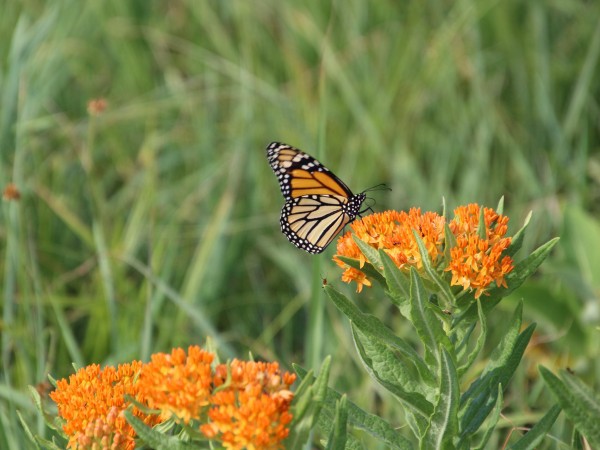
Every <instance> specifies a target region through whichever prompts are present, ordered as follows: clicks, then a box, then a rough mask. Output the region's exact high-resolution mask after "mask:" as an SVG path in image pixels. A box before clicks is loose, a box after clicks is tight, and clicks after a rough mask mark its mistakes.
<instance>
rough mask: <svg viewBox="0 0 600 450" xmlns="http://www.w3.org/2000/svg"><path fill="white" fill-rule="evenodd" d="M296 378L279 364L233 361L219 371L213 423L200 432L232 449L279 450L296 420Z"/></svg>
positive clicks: (219, 368) (212, 401)
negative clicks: (293, 406) (293, 403)
mask: <svg viewBox="0 0 600 450" xmlns="http://www.w3.org/2000/svg"><path fill="white" fill-rule="evenodd" d="M295 378H296V377H295V375H293V374H290V373H288V372H284V373H281V371H280V370H279V365H278V364H277V363H263V362H253V361H249V362H245V361H238V360H233V361H232V362H231V363H230V364H229V365H224V364H221V365H219V366H217V367H216V369H215V376H214V386H215V391H214V394H213V395H212V397H211V405H212V407H211V409H210V410H209V412H208V417H209V423H207V424H205V425H202V426H201V427H200V430H201V431H202V433H204V435H205V436H207V437H208V438H211V439H219V440H220V441H221V442H222V444H223V446H224V447H225V448H228V449H243V448H247V449H278V448H282V444H281V441H283V439H285V438H286V437H287V436H288V433H289V429H288V428H287V427H286V425H287V424H289V423H290V421H291V420H292V415H291V414H290V413H289V411H288V410H289V407H290V404H291V401H292V399H293V396H294V395H293V393H292V392H291V391H290V390H289V387H290V385H291V384H292V383H293V382H294V380H295Z"/></svg>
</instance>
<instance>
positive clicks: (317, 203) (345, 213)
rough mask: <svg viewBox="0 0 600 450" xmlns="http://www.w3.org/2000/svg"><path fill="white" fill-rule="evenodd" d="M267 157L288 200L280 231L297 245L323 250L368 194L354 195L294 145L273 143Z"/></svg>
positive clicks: (331, 173) (316, 251)
mask: <svg viewBox="0 0 600 450" xmlns="http://www.w3.org/2000/svg"><path fill="white" fill-rule="evenodd" d="M267 158H268V160H269V164H270V165H271V168H272V169H273V172H275V174H276V175H277V179H278V180H279V187H280V188H281V192H282V194H283V197H284V198H285V200H286V202H285V205H284V206H283V209H282V210H281V220H280V223H281V231H282V232H283V234H285V236H286V237H287V238H288V239H289V240H290V242H292V243H293V244H294V245H295V246H296V247H298V248H301V249H303V250H305V251H307V252H309V253H321V252H322V251H323V250H325V247H327V246H328V245H329V244H330V243H331V241H332V240H333V239H334V238H335V236H337V234H338V233H339V232H340V231H342V229H343V228H344V227H345V226H346V225H347V224H348V223H350V222H352V221H353V220H354V219H355V217H356V215H357V214H358V212H359V209H360V206H361V204H362V202H363V201H364V199H365V194H364V193H360V194H357V195H354V194H353V193H352V191H350V189H349V188H348V186H346V185H345V184H344V182H342V180H340V179H339V178H338V177H336V176H335V175H334V174H333V172H331V171H330V170H329V169H327V168H326V167H325V166H323V165H322V164H321V163H320V162H319V161H317V160H316V159H314V158H313V157H312V156H310V155H308V154H306V153H304V152H303V151H301V150H298V149H297V148H294V147H292V146H289V145H286V144H282V143H279V142H273V143H271V144H269V146H267Z"/></svg>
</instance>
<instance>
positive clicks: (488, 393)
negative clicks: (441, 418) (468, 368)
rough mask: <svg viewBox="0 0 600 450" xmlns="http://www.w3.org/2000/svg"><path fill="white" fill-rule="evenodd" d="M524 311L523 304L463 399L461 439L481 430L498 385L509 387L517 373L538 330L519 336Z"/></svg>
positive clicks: (525, 331)
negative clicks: (532, 336) (524, 354)
mask: <svg viewBox="0 0 600 450" xmlns="http://www.w3.org/2000/svg"><path fill="white" fill-rule="evenodd" d="M522 310H523V304H522V303H519V305H518V306H517V308H516V310H515V313H514V315H513V319H512V322H511V325H510V328H509V330H508V332H507V333H506V334H505V335H504V337H503V338H502V340H501V341H500V344H499V345H498V347H496V349H495V350H494V351H493V352H492V355H491V356H490V361H489V362H488V364H487V366H486V367H485V369H484V370H483V372H482V374H481V375H480V376H479V377H478V379H477V380H475V381H474V382H473V383H472V384H471V386H469V388H468V389H467V391H466V392H465V393H464V394H463V396H462V398H461V413H460V416H461V439H466V438H468V437H469V436H470V435H471V434H473V433H475V432H476V431H477V430H478V429H479V427H480V426H481V424H482V423H483V421H484V420H485V418H486V417H487V415H488V414H489V412H490V411H491V410H492V408H493V407H494V404H495V403H496V396H497V387H498V384H502V386H504V387H506V386H507V385H508V383H509V381H510V379H511V378H512V376H513V374H514V372H515V371H516V370H517V367H518V365H519V363H520V361H521V358H522V357H523V353H524V352H525V348H526V347H527V344H528V343H529V340H530V339H531V335H532V334H533V330H534V329H535V324H531V325H529V326H528V327H527V328H526V329H525V330H523V332H522V333H520V334H519V333H518V331H519V329H520V327H521V315H522Z"/></svg>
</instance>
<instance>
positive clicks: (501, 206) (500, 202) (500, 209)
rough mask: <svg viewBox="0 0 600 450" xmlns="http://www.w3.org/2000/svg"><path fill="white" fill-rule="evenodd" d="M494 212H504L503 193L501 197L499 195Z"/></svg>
mask: <svg viewBox="0 0 600 450" xmlns="http://www.w3.org/2000/svg"><path fill="white" fill-rule="evenodd" d="M496 212H497V213H498V214H503V213H504V195H503V196H502V197H500V200H498V206H497V207H496Z"/></svg>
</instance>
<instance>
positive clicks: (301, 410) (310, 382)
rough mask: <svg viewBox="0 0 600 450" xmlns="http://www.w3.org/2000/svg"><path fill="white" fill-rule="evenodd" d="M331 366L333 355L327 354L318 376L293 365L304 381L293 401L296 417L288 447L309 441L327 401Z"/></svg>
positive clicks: (291, 426)
mask: <svg viewBox="0 0 600 450" xmlns="http://www.w3.org/2000/svg"><path fill="white" fill-rule="evenodd" d="M330 367H331V356H327V357H326V358H325V360H324V361H323V364H321V368H320V370H319V375H318V377H317V378H315V377H314V374H313V371H312V370H311V371H310V372H308V374H307V372H306V370H304V369H303V368H301V367H300V366H298V365H296V364H294V365H293V368H294V371H295V372H296V373H297V374H298V377H299V378H300V379H301V380H302V381H301V383H300V386H299V387H298V389H296V395H295V396H294V402H293V403H292V411H291V412H292V416H293V417H294V419H293V422H292V424H291V425H290V435H289V437H288V438H287V439H286V441H285V445H286V448H290V449H295V448H302V447H303V446H304V444H305V443H306V442H307V441H308V439H309V437H310V432H311V430H312V429H313V428H314V426H315V425H316V424H317V422H318V420H319V416H320V412H321V409H322V408H323V405H324V403H325V398H326V396H327V382H328V380H329V372H330Z"/></svg>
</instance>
